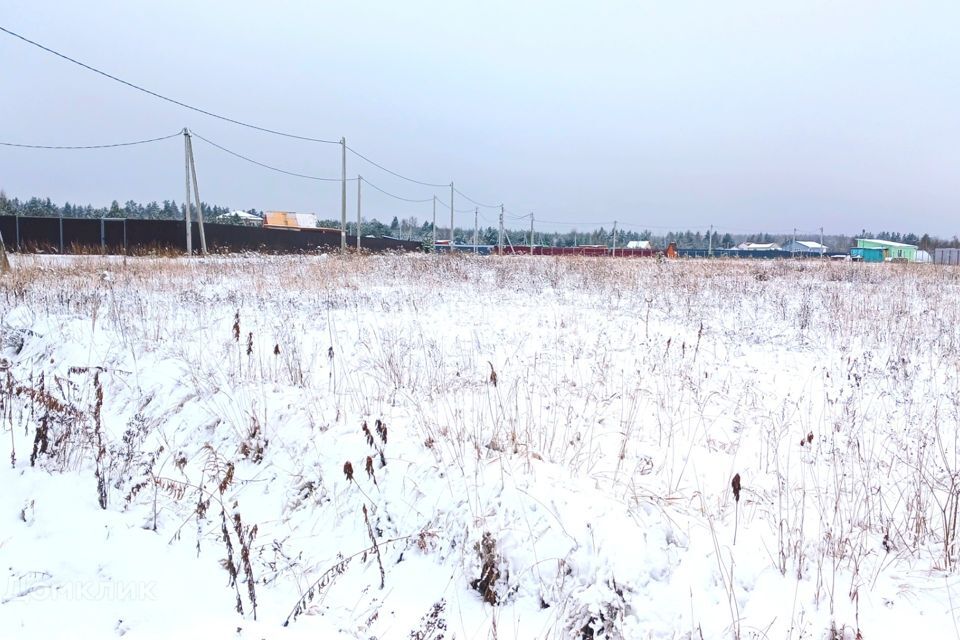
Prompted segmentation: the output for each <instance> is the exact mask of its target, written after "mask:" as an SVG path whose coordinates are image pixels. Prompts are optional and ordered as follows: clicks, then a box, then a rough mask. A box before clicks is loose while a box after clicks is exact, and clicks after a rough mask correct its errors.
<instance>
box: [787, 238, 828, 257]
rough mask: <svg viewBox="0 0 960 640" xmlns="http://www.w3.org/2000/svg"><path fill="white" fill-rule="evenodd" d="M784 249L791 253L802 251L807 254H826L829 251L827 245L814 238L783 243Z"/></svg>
mask: <svg viewBox="0 0 960 640" xmlns="http://www.w3.org/2000/svg"><path fill="white" fill-rule="evenodd" d="M783 250H784V251H789V252H790V253H801V254H805V255H817V256H819V255H825V254H826V253H827V247H826V245H823V244H820V243H819V242H814V241H812V240H793V241H791V242H788V243H787V244H785V245H783Z"/></svg>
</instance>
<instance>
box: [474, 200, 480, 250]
mask: <svg viewBox="0 0 960 640" xmlns="http://www.w3.org/2000/svg"><path fill="white" fill-rule="evenodd" d="M478 215H480V207H474V208H473V252H474V253H477V252H479V249H478V248H477V230H478V227H477V216H478Z"/></svg>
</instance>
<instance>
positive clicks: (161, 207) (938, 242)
mask: <svg viewBox="0 0 960 640" xmlns="http://www.w3.org/2000/svg"><path fill="white" fill-rule="evenodd" d="M234 211H236V209H233V208H231V207H225V206H221V205H211V204H207V203H206V202H204V203H203V214H204V220H206V221H211V220H213V219H214V218H218V220H217V222H226V223H236V224H240V223H242V221H241V220H240V219H239V218H238V217H235V218H231V217H230V215H229V214H230V213H232V212H234ZM244 211H246V212H247V213H251V214H253V215H256V216H259V217H261V218H262V217H263V211H259V210H257V209H245V210H244ZM0 215H19V216H37V217H54V218H56V217H64V218H133V219H151V220H182V219H183V209H182V207H181V205H178V204H177V202H176V201H174V200H164V201H163V202H157V201H151V202H148V203H146V204H141V203H139V202H136V201H133V200H128V201H126V202H125V203H123V204H122V205H121V204H120V203H119V202H117V201H116V200H114V201H113V202H111V203H110V206H109V207H93V206H91V205H89V204H87V205H79V204H72V203H70V202H65V203H64V204H63V205H58V204H57V203H55V202H53V201H51V199H50V198H38V197H33V198H30V199H28V200H19V199H18V198H8V197H7V196H6V194H5V193H4V192H3V191H2V190H0ZM318 225H319V226H322V227H333V228H337V229H339V228H340V221H339V220H334V219H327V220H320V221H318ZM357 231H358V230H357V223H356V221H351V222H348V223H347V232H348V233H350V234H356V233H357ZM433 232H434V228H433V223H431V222H430V221H426V222H420V221H419V220H418V219H417V218H416V217H408V218H402V219H401V218H399V217H397V216H394V217H393V219H392V220H391V221H390V223H389V224H386V223H383V222H381V221H380V220H377V219H375V218H374V219H364V220H362V221H361V224H360V229H359V233H360V235H370V236H388V237H394V238H401V239H404V240H417V241H421V242H425V243H430V242H432V241H433ZM473 233H474V229H473V227H454V230H453V236H454V242H457V243H463V244H472V243H473ZM449 237H450V227H443V226H440V225H437V239H438V240H446V239H448V238H449ZM857 238H876V239H878V240H890V241H893V242H903V243H905V244H913V245H917V246H918V247H920V249H923V250H927V251H930V250H932V249H935V248H937V247H952V248H960V238H958V237H957V236H956V235H955V236H953V237H952V238H949V239H946V238H940V237H936V236H931V235H930V234H927V233H923V234H920V235H917V234H916V233H901V232H894V231H879V232H871V231H868V230H866V229H863V230H862V231H861V232H860V233H859V234H850V235H843V234H831V235H827V236H824V242H823V243H824V244H825V245H826V246H827V247H829V250H830V251H832V252H845V251H847V250H848V249H849V248H850V247H853V246H855V245H856V239H857ZM797 239H798V240H816V241H818V242H819V241H820V238H819V237H807V236H797ZM497 240H498V229H497V228H496V227H493V226H490V225H487V226H484V227H480V228H479V229H478V233H477V242H478V243H479V244H488V245H492V244H496V243H497ZM632 240H648V241H650V242H651V244H652V245H653V246H654V247H666V246H667V245H669V244H670V243H675V244H676V245H677V247H678V248H680V249H707V248H708V247H711V246H712V247H713V248H714V249H721V248H722V249H729V248H733V247H735V246H737V245H738V244H741V243H743V242H757V243H771V242H775V243H777V244H780V245H785V244H787V243H789V242H790V241H791V240H793V235H792V234H770V233H754V234H743V233H741V234H734V233H722V234H721V233H720V232H719V231H714V232H713V233H712V236H711V234H710V233H709V232H707V233H704V232H701V231H691V230H686V231H669V232H666V233H654V232H653V231H651V230H649V229H645V230H641V231H637V230H630V229H617V231H616V243H617V246H620V247H622V246H626V244H627V243H628V242H630V241H632ZM530 241H531V239H530V230H529V228H527V229H505V230H504V243H505V244H512V245H527V244H529V243H530ZM533 242H535V243H536V244H542V245H549V246H556V247H573V246H582V245H606V246H612V245H613V242H614V233H613V229H607V228H605V227H604V226H600V227H598V228H596V229H590V230H585V231H580V230H576V229H571V230H569V231H549V230H542V229H540V230H538V229H536V228H534V237H533Z"/></svg>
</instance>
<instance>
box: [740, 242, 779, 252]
mask: <svg viewBox="0 0 960 640" xmlns="http://www.w3.org/2000/svg"><path fill="white" fill-rule="evenodd" d="M736 248H737V249H739V250H740V251H779V250H780V245H778V244H777V243H776V242H741V243H740V244H738V245H737V247H736Z"/></svg>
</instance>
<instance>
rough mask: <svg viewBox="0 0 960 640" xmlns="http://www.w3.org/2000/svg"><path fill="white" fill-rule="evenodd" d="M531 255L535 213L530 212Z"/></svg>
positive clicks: (531, 252) (531, 253) (531, 251)
mask: <svg viewBox="0 0 960 640" xmlns="http://www.w3.org/2000/svg"><path fill="white" fill-rule="evenodd" d="M530 255H533V211H531V212H530Z"/></svg>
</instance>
